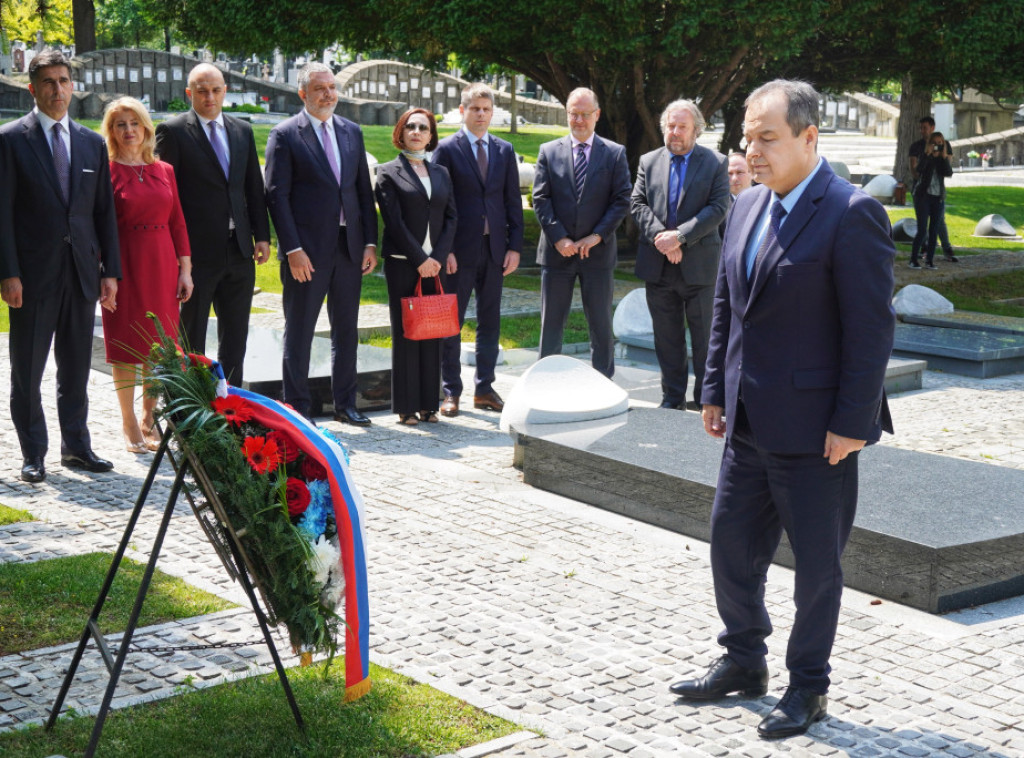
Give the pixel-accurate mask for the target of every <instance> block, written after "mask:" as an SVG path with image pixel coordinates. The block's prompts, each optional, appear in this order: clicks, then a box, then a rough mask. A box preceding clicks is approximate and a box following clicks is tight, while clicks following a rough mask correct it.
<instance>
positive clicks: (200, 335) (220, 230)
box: [156, 63, 270, 385]
mask: <svg viewBox="0 0 1024 758" xmlns="http://www.w3.org/2000/svg"><path fill="white" fill-rule="evenodd" d="M226 92H227V87H226V86H225V84H224V75H223V74H222V73H221V71H220V69H218V68H217V67H216V66H212V65H210V64H209V63H200V64H199V65H198V66H196V67H195V68H193V69H192V71H190V72H189V75H188V87H187V88H186V89H185V93H186V94H187V95H188V96H189V98H191V100H192V110H190V111H189V112H188V113H185V114H182V115H180V116H175V117H174V118H172V119H170V120H168V121H165V122H164V123H162V124H160V125H159V126H158V127H157V128H156V144H157V152H158V153H159V155H160V159H161V160H163V161H166V162H167V163H170V164H171V165H172V166H174V174H175V177H176V178H177V180H178V194H179V195H180V196H181V209H182V211H183V212H184V214H185V223H186V224H187V226H188V239H189V244H190V245H191V248H192V281H193V282H194V283H195V289H194V290H193V292H192V297H191V298H190V299H189V300H188V301H187V302H185V303H184V304H182V306H181V331H182V334H184V335H185V339H186V341H187V342H188V345H189V348H190V349H191V350H193V351H194V352H197V353H205V352H206V327H207V324H208V322H209V318H210V306H211V305H212V306H213V310H214V312H215V313H216V314H217V343H218V344H217V360H219V361H220V365H221V368H223V369H224V376H225V377H226V378H227V380H228V381H229V382H230V383H231V384H234V385H241V383H242V366H243V364H244V362H245V343H246V339H247V337H248V335H249V312H250V310H251V309H252V293H253V286H254V285H255V282H256V269H255V267H254V266H253V259H255V260H256V262H257V263H266V261H267V259H268V258H269V257H270V221H269V219H268V218H267V203H266V199H265V197H264V191H263V172H262V170H261V169H260V160H259V156H258V155H257V153H256V140H255V139H254V138H253V134H252V127H250V126H249V124H247V123H246V122H244V121H242V120H240V119H237V118H232V117H231V116H228V115H226V114H225V113H224V112H223V108H224V95H225V93H226Z"/></svg>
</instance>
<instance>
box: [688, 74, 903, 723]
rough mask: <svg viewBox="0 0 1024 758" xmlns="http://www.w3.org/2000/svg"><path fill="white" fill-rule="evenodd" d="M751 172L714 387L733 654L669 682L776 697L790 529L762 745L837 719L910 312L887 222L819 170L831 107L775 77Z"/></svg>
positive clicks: (725, 607)
mask: <svg viewBox="0 0 1024 758" xmlns="http://www.w3.org/2000/svg"><path fill="white" fill-rule="evenodd" d="M746 107H747V111H746V118H745V121H744V134H745V137H746V141H747V158H748V160H749V162H750V166H751V169H752V170H753V172H754V178H755V179H756V180H757V181H758V182H760V184H761V185H762V186H759V187H755V188H752V189H749V190H747V191H746V192H744V193H742V194H741V195H740V196H739V197H738V198H737V199H736V205H735V206H734V207H733V210H732V212H731V213H730V215H729V220H728V223H727V226H726V232H725V249H724V251H723V255H722V264H721V267H720V268H719V273H718V283H717V286H716V290H715V312H714V319H713V322H712V330H711V344H710V347H709V350H708V362H707V372H706V375H705V379H704V392H703V400H704V408H703V410H702V416H703V421H704V428H705V430H706V431H707V432H708V434H710V435H711V436H713V437H725V440H726V441H725V451H724V453H723V456H722V467H721V471H720V473H719V478H718V490H717V492H716V494H715V503H714V507H713V510H712V515H711V569H712V573H713V576H714V582H715V598H716V601H717V603H718V612H719V615H720V616H721V617H722V621H723V623H724V625H725V630H724V631H723V632H722V633H721V634H720V635H719V637H718V642H719V644H720V645H722V646H723V647H724V648H725V651H726V654H725V655H724V656H722V657H721V658H719V659H718V660H717V661H715V662H714V663H713V664H712V665H711V668H710V669H709V670H708V672H707V673H706V674H705V675H704V676H702V677H700V678H697V679H692V680H687V681H682V682H679V683H677V684H674V685H672V687H671V688H670V689H671V691H672V692H673V693H674V694H676V695H679V696H682V697H689V698H696V699H704V700H710V699H715V698H719V697H723V696H725V695H727V694H729V693H732V692H737V691H739V692H742V693H743V694H745V695H748V696H760V695H763V694H764V693H765V692H766V691H767V688H768V668H767V666H766V663H765V654H766V652H767V646H766V645H765V642H764V641H765V638H766V637H767V636H768V635H769V634H770V633H771V631H772V626H771V622H770V621H769V618H768V613H767V610H766V609H765V605H764V590H765V574H766V572H767V570H768V566H769V564H770V563H771V561H772V558H773V556H774V554H775V550H776V548H777V547H778V544H779V540H780V538H781V535H782V532H783V530H785V532H786V535H787V536H788V537H789V542H790V545H791V546H792V549H793V553H794V556H795V558H796V580H795V584H796V589H795V591H794V602H795V605H796V617H795V619H794V622H793V629H792V632H791V634H790V637H789V647H788V650H787V653H786V667H787V668H788V669H789V687H788V689H787V690H786V693H785V695H784V696H783V697H782V698H781V700H779V702H778V704H777V705H776V706H775V708H774V709H773V710H772V711H771V712H770V713H769V714H768V715H767V716H766V717H765V718H764V719H763V720H762V721H761V723H760V725H759V726H758V733H759V734H760V735H761V736H762V737H765V738H775V737H788V736H791V735H794V734H803V733H804V732H806V731H807V729H808V727H810V725H811V724H813V723H814V722H815V721H818V720H820V719H823V718H825V716H826V697H825V693H826V692H827V690H828V687H829V676H828V675H829V671H830V670H831V669H830V667H829V663H828V659H829V655H830V653H831V650H832V644H833V641H834V639H835V633H836V627H837V624H838V620H839V605H840V597H841V595H842V590H843V571H842V566H841V565H840V558H841V556H842V552H843V548H844V547H845V546H846V541H847V539H848V538H849V536H850V529H851V527H852V526H853V519H854V513H855V511H856V507H857V458H858V451H859V450H861V449H862V448H863V447H864V445H865V444H867V443H868V442H874V441H877V440H878V438H879V437H880V436H881V432H882V430H883V429H885V430H886V431H889V432H891V431H892V423H891V420H890V418H889V412H888V407H887V405H886V402H885V393H884V392H883V388H882V387H883V382H884V379H885V369H886V365H887V363H888V360H889V353H890V352H891V350H892V342H893V330H894V327H895V314H894V313H893V310H892V307H891V305H890V300H891V298H892V290H893V269H892V267H893V259H894V257H895V249H894V248H893V244H892V240H891V238H890V227H889V219H888V217H887V216H886V213H885V209H883V208H882V206H881V205H879V203H878V202H877V201H875V200H873V199H872V198H871V197H869V196H868V195H867V194H865V193H864V192H863V191H861V190H860V189H856V188H854V187H853V186H852V185H851V184H850V183H849V182H846V181H844V180H843V179H840V178H838V177H837V176H836V175H835V174H834V173H833V172H832V169H831V168H829V165H828V163H827V162H825V161H824V160H822V159H821V158H819V157H818V155H817V142H818V93H817V92H815V91H814V88H813V87H811V86H810V85H809V84H806V83H804V82H797V81H787V80H776V81H773V82H769V83H768V84H765V85H764V86H762V87H760V88H759V89H757V90H755V91H754V92H753V93H752V94H751V95H750V97H749V98H747V104H746Z"/></svg>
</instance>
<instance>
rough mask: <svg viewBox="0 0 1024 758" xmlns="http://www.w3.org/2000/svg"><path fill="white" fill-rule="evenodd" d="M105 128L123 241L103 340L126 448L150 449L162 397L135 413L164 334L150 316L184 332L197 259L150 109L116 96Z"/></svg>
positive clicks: (155, 443) (170, 330)
mask: <svg viewBox="0 0 1024 758" xmlns="http://www.w3.org/2000/svg"><path fill="white" fill-rule="evenodd" d="M100 131H101V132H102V134H103V138H104V139H105V140H106V141H107V153H108V154H109V155H110V179H111V182H112V183H113V187H114V208H115V209H116V211H117V236H118V239H119V240H120V243H121V286H120V287H119V288H118V296H117V307H116V308H114V309H111V310H106V311H104V312H103V337H104V340H103V341H104V344H105V346H106V354H107V363H110V364H112V366H111V370H112V373H113V375H114V387H115V388H116V389H117V400H118V403H119V404H120V406H121V426H122V429H123V430H124V443H125V448H126V449H127V450H128V452H130V453H145V452H147V450H156V449H157V448H158V447H159V446H160V438H159V436H158V435H157V433H156V431H155V429H154V428H153V424H154V419H153V411H154V410H155V408H156V401H157V398H156V397H154V396H150V395H147V394H145V393H143V397H142V420H141V422H140V421H139V419H138V417H137V416H136V415H135V387H136V386H137V385H138V384H139V371H138V366H139V364H141V363H143V362H144V361H145V359H146V357H147V356H148V355H149V349H150V346H151V345H152V344H153V342H155V341H156V337H157V331H156V325H155V324H154V323H153V322H152V321H151V320H150V319H149V318H147V316H146V314H147V313H148V312H152V313H153V314H154V315H155V316H156V317H157V318H159V319H160V324H161V326H162V327H163V330H164V332H165V333H166V334H169V335H171V336H174V335H176V334H177V333H178V308H179V303H186V302H188V300H189V298H190V297H191V296H192V273H191V272H192V258H191V257H190V252H189V243H188V231H187V230H186V228H185V217H184V215H182V212H181V203H180V202H179V200H178V185H177V183H176V181H175V178H174V169H173V168H172V167H171V166H170V164H167V163H164V162H163V161H159V160H157V159H156V158H155V156H154V154H153V151H154V147H155V146H156V136H155V131H154V128H153V121H152V120H151V119H150V117H149V113H148V112H147V111H146V106H144V105H143V104H142V103H140V102H139V101H138V100H136V99H135V98H133V97H121V98H118V99H117V100H114V101H113V102H112V103H110V105H108V106H107V110H106V113H105V114H104V115H103V124H102V126H101V127H100Z"/></svg>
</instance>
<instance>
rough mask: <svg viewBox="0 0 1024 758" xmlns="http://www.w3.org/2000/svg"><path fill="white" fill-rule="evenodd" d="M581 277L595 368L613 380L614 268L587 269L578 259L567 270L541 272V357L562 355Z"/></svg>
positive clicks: (581, 288)
mask: <svg viewBox="0 0 1024 758" xmlns="http://www.w3.org/2000/svg"><path fill="white" fill-rule="evenodd" d="M577 277H578V278H579V280H580V295H581V296H582V299H583V315H585V316H586V317H587V329H588V330H589V331H590V361H591V365H593V367H594V368H595V369H597V370H598V371H600V372H601V373H602V374H604V375H605V376H607V377H608V378H609V379H611V377H612V374H614V373H615V342H614V339H613V337H612V295H613V294H614V291H615V274H614V271H613V270H612V269H610V268H608V269H599V268H591V267H589V266H586V265H584V264H583V263H582V262H581V261H580V260H578V259H577V258H576V257H575V256H574V257H573V259H572V261H571V262H570V264H569V265H568V266H566V267H564V268H563V267H561V266H559V267H558V268H554V267H552V266H542V267H541V270H540V357H541V358H544V357H546V356H548V355H558V354H559V353H561V352H562V335H563V334H564V332H565V325H566V323H568V321H569V311H570V309H571V308H572V291H573V287H574V286H575V284H576V279H577Z"/></svg>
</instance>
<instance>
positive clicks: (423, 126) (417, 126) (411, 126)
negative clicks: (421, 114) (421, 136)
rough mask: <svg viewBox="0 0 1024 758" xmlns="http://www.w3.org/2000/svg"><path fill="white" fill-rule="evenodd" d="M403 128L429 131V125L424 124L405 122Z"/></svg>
mask: <svg viewBox="0 0 1024 758" xmlns="http://www.w3.org/2000/svg"><path fill="white" fill-rule="evenodd" d="M405 130H406V131H407V132H429V131H430V127H429V126H427V125H426V124H406V125H405Z"/></svg>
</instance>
